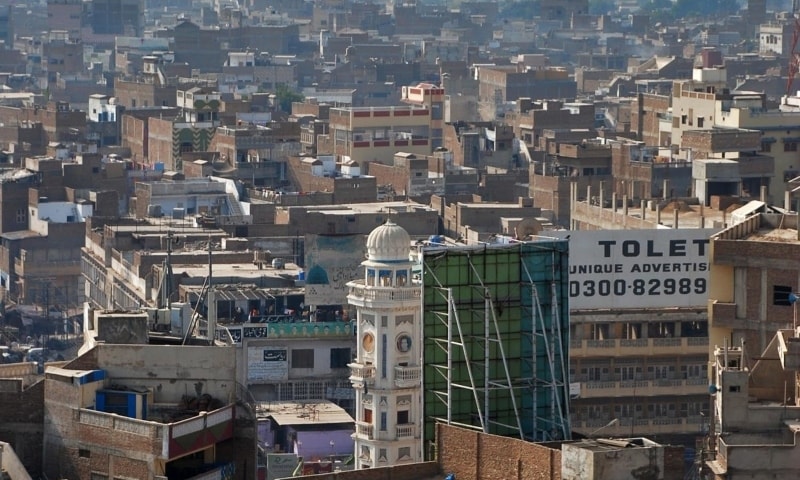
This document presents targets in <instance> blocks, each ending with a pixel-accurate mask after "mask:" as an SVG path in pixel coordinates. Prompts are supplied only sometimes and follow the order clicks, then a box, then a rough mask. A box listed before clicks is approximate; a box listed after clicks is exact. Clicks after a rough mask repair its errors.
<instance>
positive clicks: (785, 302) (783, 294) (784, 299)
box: [772, 285, 792, 306]
mask: <svg viewBox="0 0 800 480" xmlns="http://www.w3.org/2000/svg"><path fill="white" fill-rule="evenodd" d="M791 294H792V287H789V286H786V285H773V286H772V304H773V305H780V306H789V305H791V304H792V302H791V301H790V300H789V297H790V295H791Z"/></svg>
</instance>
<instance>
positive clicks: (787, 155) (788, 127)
mask: <svg viewBox="0 0 800 480" xmlns="http://www.w3.org/2000/svg"><path fill="white" fill-rule="evenodd" d="M786 104H787V106H788V105H789V102H788V101H787V102H786ZM716 108H717V112H716V114H715V118H716V121H715V124H716V125H717V126H720V127H728V128H741V129H748V130H758V131H760V132H761V145H760V151H761V152H762V153H764V154H765V155H769V156H770V157H772V158H774V162H775V164H774V170H773V176H772V178H770V183H769V185H770V191H769V195H768V198H769V199H771V200H772V201H773V202H780V201H781V200H782V199H783V192H786V191H787V190H789V189H790V188H789V180H791V179H792V178H794V177H797V176H798V175H800V162H798V160H797V151H796V150H795V149H796V148H797V144H798V141H799V140H800V129H798V128H794V127H795V125H796V123H797V120H798V119H800V111H792V109H791V107H789V108H786V109H785V110H784V106H783V105H781V107H780V108H781V110H778V111H776V110H768V109H763V108H758V107H748V106H747V105H741V106H730V107H728V108H725V105H724V103H722V102H718V103H717V107H716Z"/></svg>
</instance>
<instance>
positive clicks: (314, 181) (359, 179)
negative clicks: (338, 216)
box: [287, 155, 378, 205]
mask: <svg viewBox="0 0 800 480" xmlns="http://www.w3.org/2000/svg"><path fill="white" fill-rule="evenodd" d="M288 167H289V168H288V172H287V177H288V178H289V179H290V180H291V182H292V184H293V185H294V186H295V188H297V190H298V191H300V192H332V193H333V203H334V204H337V205H344V204H350V203H368V202H375V201H377V200H378V189H377V183H376V179H375V177H374V176H372V175H364V174H362V170H361V166H360V165H359V164H358V162H356V161H354V160H350V159H347V157H344V158H343V160H342V162H341V163H338V164H337V163H336V161H335V156H334V155H318V156H317V157H316V158H315V157H307V156H303V157H290V158H289V162H288Z"/></svg>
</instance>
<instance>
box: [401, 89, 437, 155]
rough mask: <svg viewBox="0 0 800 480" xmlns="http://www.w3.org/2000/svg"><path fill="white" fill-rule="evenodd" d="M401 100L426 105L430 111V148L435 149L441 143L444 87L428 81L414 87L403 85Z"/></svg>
mask: <svg viewBox="0 0 800 480" xmlns="http://www.w3.org/2000/svg"><path fill="white" fill-rule="evenodd" d="M401 95H402V96H401V100H402V101H403V102H404V103H408V104H411V105H418V106H421V107H426V108H428V110H430V112H431V124H430V127H431V130H430V135H431V149H432V150H436V149H437V148H438V147H441V146H442V145H443V140H442V137H443V133H442V128H443V127H444V99H445V91H444V88H441V87H438V86H436V85H433V84H430V83H420V84H419V85H417V86H415V87H403V88H402V94H401Z"/></svg>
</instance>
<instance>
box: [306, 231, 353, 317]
mask: <svg viewBox="0 0 800 480" xmlns="http://www.w3.org/2000/svg"><path fill="white" fill-rule="evenodd" d="M366 238H367V237H366V236H365V235H306V238H305V245H306V258H305V261H306V268H307V269H308V270H307V271H306V292H305V293H306V298H305V303H306V305H315V306H322V305H345V304H347V293H348V288H347V282H349V281H350V280H354V279H356V278H361V277H362V276H363V274H364V269H363V268H362V267H361V262H363V261H364V258H365V257H364V252H365V246H366Z"/></svg>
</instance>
